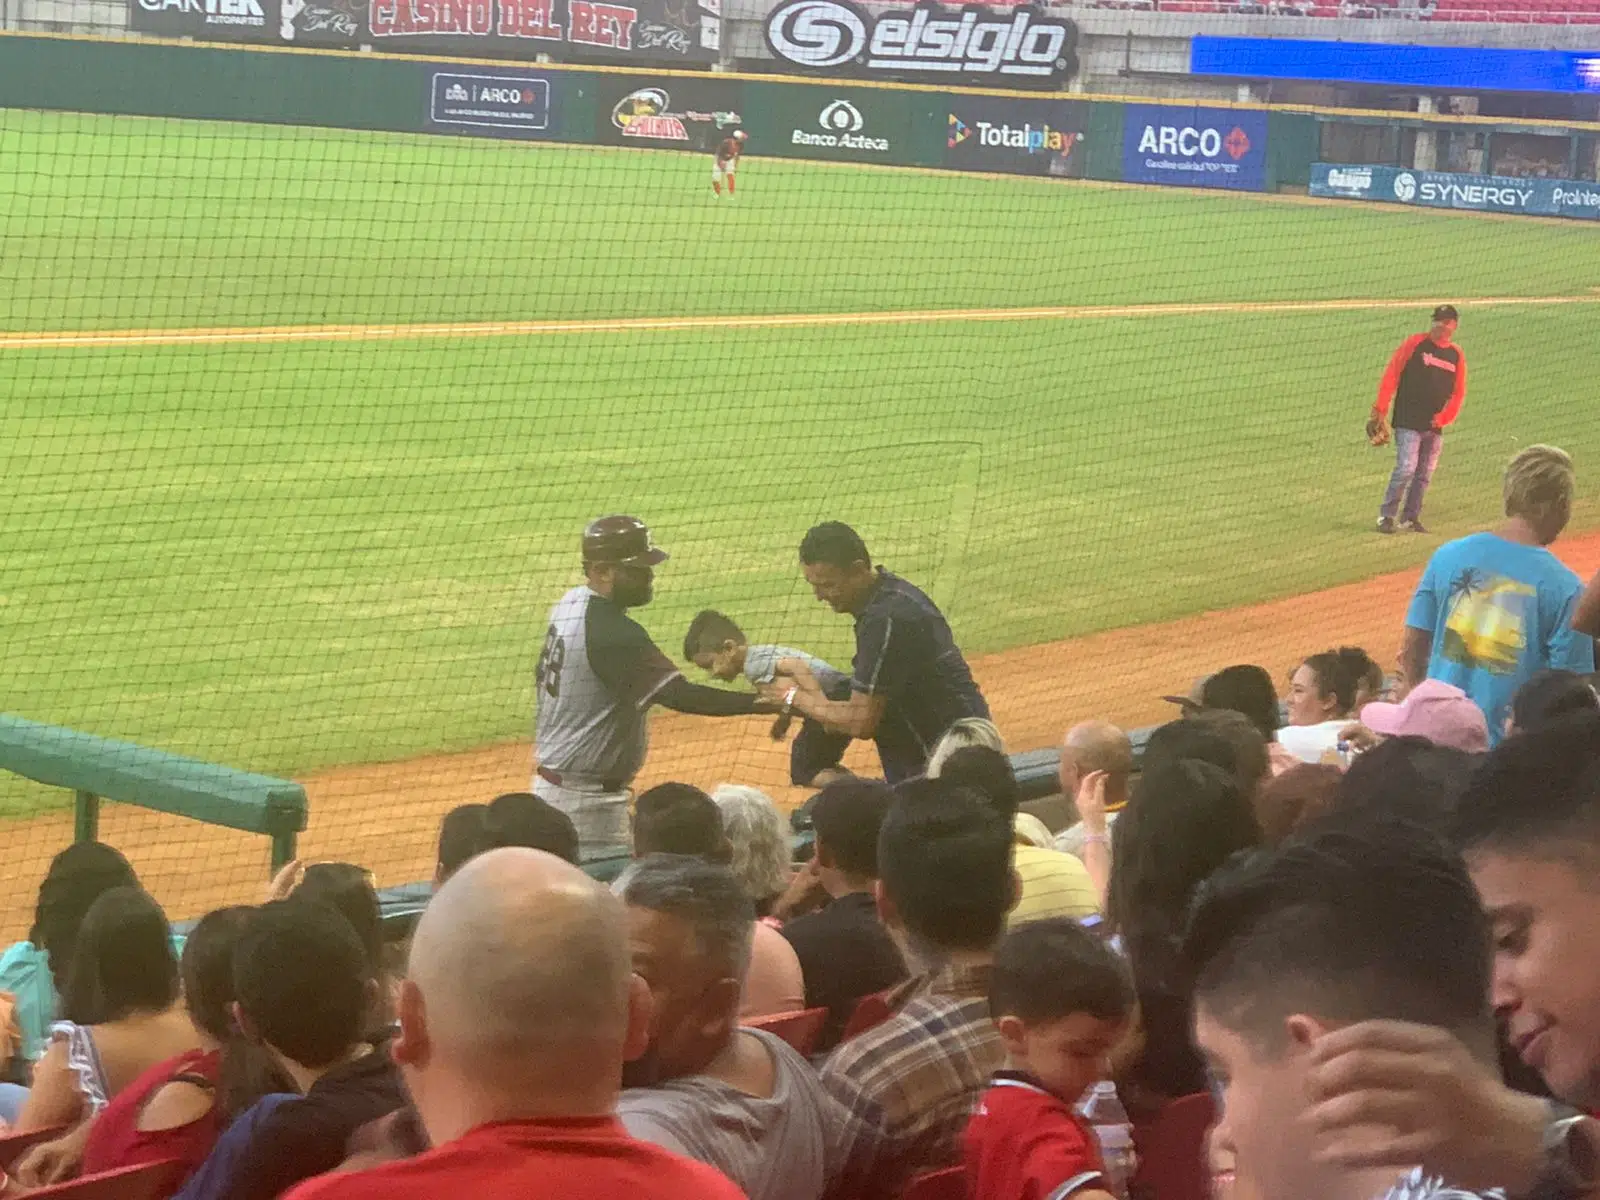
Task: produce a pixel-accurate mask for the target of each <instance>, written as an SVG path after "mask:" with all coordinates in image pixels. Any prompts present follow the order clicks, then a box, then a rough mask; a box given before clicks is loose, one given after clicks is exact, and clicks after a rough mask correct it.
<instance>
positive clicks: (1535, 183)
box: [1311, 163, 1600, 221]
mask: <svg viewBox="0 0 1600 1200" xmlns="http://www.w3.org/2000/svg"><path fill="white" fill-rule="evenodd" d="M1311 194H1312V195H1313V196H1337V197H1341V198H1343V199H1346V200H1379V201H1383V202H1386V203H1389V204H1413V205H1416V204H1420V205H1424V206H1425V207H1428V208H1462V209H1469V210H1471V211H1474V212H1503V213H1521V214H1523V215H1525V216H1535V217H1576V218H1579V219H1581V220H1588V221H1600V183H1593V182H1580V181H1577V180H1571V179H1518V178H1513V177H1511V176H1506V175H1456V174H1452V173H1450V172H1447V171H1412V170H1408V169H1406V168H1404V167H1360V166H1345V165H1340V164H1337V163H1313V164H1311Z"/></svg>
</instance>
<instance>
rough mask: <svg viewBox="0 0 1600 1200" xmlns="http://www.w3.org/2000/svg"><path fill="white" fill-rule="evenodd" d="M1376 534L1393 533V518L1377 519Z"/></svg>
mask: <svg viewBox="0 0 1600 1200" xmlns="http://www.w3.org/2000/svg"><path fill="white" fill-rule="evenodd" d="M1378 532H1379V533H1393V532H1394V518H1393V517H1379V518H1378Z"/></svg>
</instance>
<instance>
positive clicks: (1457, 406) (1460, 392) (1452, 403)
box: [1433, 346, 1467, 429]
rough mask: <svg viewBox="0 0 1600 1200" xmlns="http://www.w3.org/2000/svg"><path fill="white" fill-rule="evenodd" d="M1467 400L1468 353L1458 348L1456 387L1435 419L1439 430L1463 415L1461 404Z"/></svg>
mask: <svg viewBox="0 0 1600 1200" xmlns="http://www.w3.org/2000/svg"><path fill="white" fill-rule="evenodd" d="M1466 398H1467V352H1466V351H1465V350H1463V349H1462V348H1461V347H1460V346H1457V347H1456V387H1455V391H1453V392H1451V393H1450V399H1449V400H1447V401H1446V402H1445V406H1444V408H1442V409H1441V410H1440V411H1439V415H1438V416H1437V417H1435V418H1434V420H1433V424H1434V427H1435V428H1437V429H1443V428H1444V427H1445V426H1446V425H1448V424H1450V423H1451V422H1452V421H1454V420H1455V419H1456V417H1457V416H1458V415H1460V413H1461V402H1462V401H1463V400H1465V399H1466Z"/></svg>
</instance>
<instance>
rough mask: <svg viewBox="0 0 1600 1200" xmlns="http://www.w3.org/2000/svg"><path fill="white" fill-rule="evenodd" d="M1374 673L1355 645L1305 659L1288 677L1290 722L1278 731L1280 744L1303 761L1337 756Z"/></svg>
mask: <svg viewBox="0 0 1600 1200" xmlns="http://www.w3.org/2000/svg"><path fill="white" fill-rule="evenodd" d="M1372 670H1373V663H1372V659H1371V658H1370V657H1369V656H1368V655H1367V652H1366V651H1365V650H1358V649H1356V648H1354V647H1352V646H1345V647H1342V648H1341V649H1338V650H1325V651H1323V652H1322V653H1321V654H1313V655H1312V656H1311V657H1310V658H1308V659H1306V660H1305V662H1303V663H1301V664H1300V665H1299V666H1298V667H1296V668H1295V672H1294V674H1293V675H1292V676H1290V677H1289V695H1288V698H1287V700H1286V701H1285V706H1286V707H1287V708H1288V710H1289V723H1288V724H1287V725H1285V726H1284V727H1283V728H1282V729H1280V730H1278V744H1279V745H1281V746H1282V747H1283V748H1284V749H1285V750H1287V751H1289V753H1290V754H1292V755H1294V756H1295V757H1296V758H1298V759H1299V760H1300V761H1301V762H1308V763H1317V762H1324V761H1327V760H1328V756H1329V755H1332V754H1336V753H1337V752H1338V745H1339V731H1340V730H1341V729H1343V728H1344V727H1345V726H1346V725H1349V724H1350V723H1351V722H1352V721H1354V720H1355V719H1356V718H1355V712H1356V704H1357V693H1358V692H1359V690H1360V689H1361V687H1362V685H1363V681H1364V680H1365V679H1366V678H1367V676H1368V675H1369V674H1370V673H1371V671H1372Z"/></svg>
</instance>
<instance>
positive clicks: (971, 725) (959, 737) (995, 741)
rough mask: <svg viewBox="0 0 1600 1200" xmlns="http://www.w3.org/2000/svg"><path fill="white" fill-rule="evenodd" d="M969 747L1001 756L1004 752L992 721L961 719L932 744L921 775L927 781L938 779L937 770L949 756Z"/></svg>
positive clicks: (1001, 740) (1002, 742)
mask: <svg viewBox="0 0 1600 1200" xmlns="http://www.w3.org/2000/svg"><path fill="white" fill-rule="evenodd" d="M969 746H982V747H983V748H984V749H985V750H997V751H999V752H1000V753H1001V754H1004V753H1005V752H1006V744H1005V741H1004V739H1002V738H1001V736H1000V730H999V729H998V728H996V727H995V723H994V722H993V721H990V720H988V719H986V718H984V717H962V718H961V719H960V720H959V721H957V722H955V724H953V725H951V726H950V728H949V729H947V730H945V731H944V736H943V737H941V738H940V739H939V740H938V741H937V742H936V743H934V747H933V751H932V753H930V754H929V755H928V767H927V770H925V771H924V772H923V774H925V775H926V776H927V777H928V778H929V779H937V778H939V770H940V768H941V767H943V766H944V764H945V763H946V761H948V760H949V758H950V756H951V755H952V754H954V753H955V752H956V751H957V750H965V749H966V748H967V747H969Z"/></svg>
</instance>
